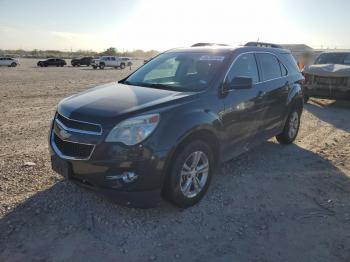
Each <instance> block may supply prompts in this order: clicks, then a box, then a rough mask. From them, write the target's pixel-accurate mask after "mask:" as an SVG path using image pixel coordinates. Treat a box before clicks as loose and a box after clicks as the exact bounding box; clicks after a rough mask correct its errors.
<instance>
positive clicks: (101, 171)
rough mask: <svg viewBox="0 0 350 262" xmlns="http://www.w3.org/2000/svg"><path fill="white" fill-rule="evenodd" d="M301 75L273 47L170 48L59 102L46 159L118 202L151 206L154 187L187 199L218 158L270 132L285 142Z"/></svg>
mask: <svg viewBox="0 0 350 262" xmlns="http://www.w3.org/2000/svg"><path fill="white" fill-rule="evenodd" d="M301 81H303V76H302V75H301V73H300V72H299V70H298V67H297V65H296V63H295V60H294V59H293V57H292V55H291V53H290V52H289V51H287V50H284V49H280V48H262V47H254V46H250V47H239V48H234V47H229V46H216V47H207V46H201V47H190V48H182V49H172V50H170V51H167V52H165V53H162V54H160V55H158V56H157V57H155V58H153V59H152V60H151V61H149V62H148V63H146V64H145V65H143V66H142V67H141V68H139V69H138V70H137V71H135V72H134V73H132V74H131V75H130V76H128V77H126V78H125V79H122V80H121V81H119V82H118V83H114V82H113V83H110V84H106V85H103V86H101V87H99V88H93V89H91V90H90V91H85V92H83V93H80V94H76V95H73V96H71V97H68V98H66V99H64V100H63V101H61V102H60V103H59V105H58V108H57V112H56V114H55V116H54V118H53V122H52V128H51V131H50V152H51V163H52V168H53V169H54V170H55V171H56V172H58V173H60V174H61V175H63V176H65V177H67V178H69V179H71V180H72V181H75V182H77V183H79V184H82V185H85V186H87V187H89V188H92V189H97V190H100V191H102V192H104V193H105V194H107V195H108V196H110V197H112V198H113V199H114V200H116V201H117V202H119V203H121V204H124V205H129V206H142V207H145V206H154V205H155V204H156V203H158V202H159V200H160V196H161V195H163V196H165V197H166V198H167V199H169V200H170V201H171V202H173V203H175V204H176V205H177V206H179V207H188V206H191V205H194V204H196V203H197V202H198V201H199V200H200V199H201V198H202V197H203V196H204V194H205V192H206V191H207V189H208V186H209V183H210V181H211V179H212V176H213V173H214V170H215V168H216V167H217V166H218V165H219V164H220V163H221V162H223V161H226V160H229V159H232V158H233V157H235V156H237V155H239V154H242V153H244V152H246V151H247V150H249V149H250V148H252V147H254V146H256V145H258V144H260V143H262V142H264V141H266V140H267V139H269V138H271V137H274V136H276V138H277V140H278V141H279V142H280V143H282V144H289V143H292V142H293V141H294V139H295V138H296V136H297V134H298V130H299V124H300V117H301V113H302V110H303V95H302V90H301V86H300V82H301Z"/></svg>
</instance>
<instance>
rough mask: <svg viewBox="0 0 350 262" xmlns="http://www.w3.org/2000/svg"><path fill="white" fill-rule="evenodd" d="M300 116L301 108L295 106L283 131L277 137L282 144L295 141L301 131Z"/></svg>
mask: <svg viewBox="0 0 350 262" xmlns="http://www.w3.org/2000/svg"><path fill="white" fill-rule="evenodd" d="M300 116H301V109H300V108H298V107H294V108H293V110H292V111H291V112H290V113H289V116H288V118H287V121H286V123H285V126H284V129H283V132H282V133H281V134H279V135H277V136H276V139H277V141H278V142H279V143H280V144H290V143H293V141H294V140H295V138H296V137H297V135H298V132H299V127H300Z"/></svg>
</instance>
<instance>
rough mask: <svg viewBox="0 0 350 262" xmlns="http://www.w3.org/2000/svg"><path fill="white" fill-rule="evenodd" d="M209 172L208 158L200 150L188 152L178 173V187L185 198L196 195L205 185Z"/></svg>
mask: <svg viewBox="0 0 350 262" xmlns="http://www.w3.org/2000/svg"><path fill="white" fill-rule="evenodd" d="M208 174H209V160H208V157H207V155H206V154H205V153H204V152H202V151H196V152H193V153H192V154H190V155H189V156H188V157H187V159H186V160H185V162H184V164H183V166H182V169H181V174H180V188H181V191H182V193H183V194H184V196H185V197H187V198H193V197H196V196H197V195H198V194H199V193H200V192H201V191H202V190H203V188H204V187H205V184H206V182H207V180H208Z"/></svg>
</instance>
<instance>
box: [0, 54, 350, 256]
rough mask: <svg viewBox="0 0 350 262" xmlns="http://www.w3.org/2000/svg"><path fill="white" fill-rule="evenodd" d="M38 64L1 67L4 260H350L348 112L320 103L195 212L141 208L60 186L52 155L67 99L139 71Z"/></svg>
mask: <svg viewBox="0 0 350 262" xmlns="http://www.w3.org/2000/svg"><path fill="white" fill-rule="evenodd" d="M35 64H36V61H34V60H22V65H21V66H20V67H17V68H0V113H1V114H0V125H1V128H0V138H1V139H0V261H173V260H174V261H293V262H294V261H350V104H349V103H339V102H337V103H335V102H334V101H328V100H316V99H312V100H311V101H310V103H309V104H308V105H306V108H305V111H304V114H303V118H302V126H301V132H300V134H299V137H298V139H297V141H296V143H295V144H294V145H290V146H281V145H279V144H277V143H276V141H275V140H274V139H272V140H270V141H268V142H266V143H264V144H263V145H261V146H260V147H258V148H256V149H255V150H253V151H251V152H249V153H247V154H245V155H242V156H241V157H239V158H237V159H235V160H232V161H230V162H228V163H226V164H224V165H222V166H221V168H220V169H219V170H218V172H217V174H216V176H215V178H214V179H213V181H212V185H211V187H210V189H209V191H208V193H207V195H206V197H205V198H204V199H203V201H202V202H201V203H200V204H199V205H197V206H195V207H193V208H189V209H186V210H180V209H177V208H175V207H173V206H171V205H170V204H168V203H167V202H165V201H163V202H162V204H161V206H160V207H158V208H154V209H147V210H142V209H132V208H125V207H120V206H118V205H116V204H113V203H112V202H110V201H108V200H106V199H105V198H103V197H101V196H99V195H97V194H95V193H92V192H90V191H87V190H86V189H82V188H80V187H77V186H76V185H74V184H71V183H70V182H67V181H63V180H62V179H61V177H60V176H58V175H57V174H55V173H54V172H53V171H51V169H50V162H49V156H48V147H47V135H48V128H49V124H50V119H51V118H52V116H53V114H54V112H55V107H56V105H57V103H58V101H59V100H61V99H62V98H64V97H66V96H68V95H70V94H73V93H76V92H78V91H81V90H85V89H86V88H89V87H92V86H94V85H96V84H99V83H106V82H111V81H116V80H118V79H121V78H122V77H123V76H125V75H127V74H129V73H130V70H129V69H125V70H115V69H106V70H92V69H90V68H83V67H81V68H72V67H65V68H56V67H52V68H37V67H36V66H35ZM26 162H33V163H35V165H34V166H30V165H28V164H26ZM102 258H103V259H102Z"/></svg>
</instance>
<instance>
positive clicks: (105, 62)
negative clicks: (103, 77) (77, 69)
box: [91, 56, 131, 69]
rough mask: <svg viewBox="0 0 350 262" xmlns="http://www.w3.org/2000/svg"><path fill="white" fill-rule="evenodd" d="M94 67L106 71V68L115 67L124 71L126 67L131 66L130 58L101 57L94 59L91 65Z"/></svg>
mask: <svg viewBox="0 0 350 262" xmlns="http://www.w3.org/2000/svg"><path fill="white" fill-rule="evenodd" d="M91 65H92V67H93V68H94V69H96V68H97V67H99V68H100V69H104V68H105V67H114V68H120V69H124V68H125V67H126V66H131V61H130V58H128V57H117V56H101V57H100V58H99V59H94V60H93V61H92V63H91Z"/></svg>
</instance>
